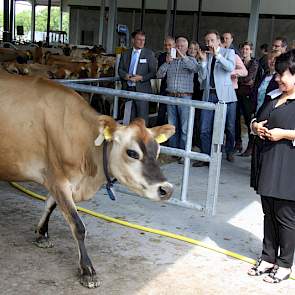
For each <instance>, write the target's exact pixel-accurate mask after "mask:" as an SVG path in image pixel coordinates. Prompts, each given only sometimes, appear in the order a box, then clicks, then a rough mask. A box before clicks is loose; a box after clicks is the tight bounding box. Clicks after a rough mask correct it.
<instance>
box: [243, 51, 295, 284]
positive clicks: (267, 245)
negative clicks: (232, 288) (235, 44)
mask: <svg viewBox="0 0 295 295" xmlns="http://www.w3.org/2000/svg"><path fill="white" fill-rule="evenodd" d="M275 67H276V72H277V76H276V81H277V82H278V85H279V89H280V90H281V91H282V94H281V95H279V96H278V97H277V98H275V99H273V100H271V101H269V102H265V104H264V105H263V106H262V107H261V108H260V110H259V112H258V114H257V118H256V120H254V121H253V122H252V124H251V127H252V130H253V132H254V134H256V135H257V136H258V137H259V138H257V139H258V140H256V148H255V153H253V157H254V158H253V161H252V168H251V185H252V186H253V187H254V189H255V190H256V191H257V193H258V194H260V195H261V204H262V209H263V213H264V237H263V247H262V248H263V249H262V255H261V258H259V259H258V261H257V263H256V265H255V266H254V267H252V268H251V269H250V270H249V271H248V274H249V275H252V276H258V275H262V274H265V273H267V274H268V275H267V276H265V277H264V281H266V282H268V283H279V282H281V281H282V280H285V279H287V278H289V276H290V274H291V267H292V265H293V258H294V249H295V185H294V184H295V50H291V51H289V52H287V53H284V54H282V55H281V56H279V57H278V58H277V60H276V64H275ZM253 163H255V165H253Z"/></svg>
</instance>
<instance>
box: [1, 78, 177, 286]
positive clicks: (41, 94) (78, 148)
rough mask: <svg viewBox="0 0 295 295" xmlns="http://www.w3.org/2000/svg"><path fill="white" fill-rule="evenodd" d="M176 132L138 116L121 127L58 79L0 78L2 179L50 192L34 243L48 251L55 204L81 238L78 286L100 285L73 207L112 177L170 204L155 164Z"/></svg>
mask: <svg viewBox="0 0 295 295" xmlns="http://www.w3.org/2000/svg"><path fill="white" fill-rule="evenodd" d="M173 133H174V127H173V126H171V125H164V126H160V127H154V128H151V129H148V128H146V127H145V125H144V121H143V120H141V119H138V120H135V121H134V122H132V123H131V124H130V125H129V126H121V125H118V124H117V123H116V122H115V121H114V120H113V119H112V118H111V117H108V116H103V115H98V114H97V113H96V112H95V111H94V110H93V109H92V108H91V107H90V106H89V105H88V104H87V103H86V102H85V101H84V100H83V98H81V96H79V95H78V94H77V93H76V92H74V91H73V90H71V89H68V88H66V87H64V86H62V85H59V84H57V83H55V82H53V81H49V80H46V79H44V78H40V77H28V76H11V75H9V74H7V73H0V138H1V140H0V179H1V180H5V181H35V182H37V183H40V184H42V185H44V186H45V187H46V188H47V189H48V191H49V197H48V199H47V202H46V205H45V211H44V213H43V216H42V218H41V220H40V222H39V224H38V227H37V235H38V236H37V243H38V244H39V245H40V246H41V247H42V246H43V247H44V245H45V246H50V244H49V240H48V221H49V218H50V215H51V213H52V211H53V210H54V208H55V207H56V205H57V206H58V207H59V209H60V210H61V212H62V213H63V215H64V217H65V219H66V221H67V222H68V224H69V225H70V228H71V230H72V233H73V236H74V238H75V240H76V241H77V244H78V248H79V257H80V258H79V266H80V271H81V278H80V282H81V284H82V285H84V286H86V287H89V288H94V287H97V286H98V285H99V281H98V279H97V277H96V273H95V270H94V268H93V266H92V263H91V260H90V259H89V257H88V254H87V251H86V248H85V244H84V240H85V236H86V229H85V226H84V224H83V222H82V221H81V219H80V217H79V215H78V213H77V210H76V205H75V203H76V202H80V201H83V200H88V199H90V198H91V197H92V196H93V195H94V194H95V192H96V191H97V190H98V189H99V188H100V187H101V186H102V185H103V184H104V183H106V182H107V181H106V179H107V177H115V178H117V179H118V181H119V182H120V183H122V184H124V185H126V186H127V187H128V188H129V189H130V190H132V191H134V192H136V193H138V194H140V195H143V196H145V197H147V198H149V199H152V200H166V199H169V198H170V196H171V194H172V190H173V189H172V185H171V184H170V183H168V182H167V181H166V178H165V177H164V176H163V175H162V173H161V171H160V168H159V165H158V164H157V162H156V160H157V157H158V154H159V144H158V142H161V141H163V140H166V139H168V138H169V137H170V136H171V135H173ZM156 140H157V141H156ZM103 142H104V143H103ZM102 143H103V144H102ZM103 147H104V148H106V149H105V151H106V155H107V157H106V158H108V161H107V162H106V159H103ZM103 162H104V163H106V168H105V171H104V168H103Z"/></svg>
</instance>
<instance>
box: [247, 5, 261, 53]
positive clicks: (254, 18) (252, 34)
mask: <svg viewBox="0 0 295 295" xmlns="http://www.w3.org/2000/svg"><path fill="white" fill-rule="evenodd" d="M260 2H261V0H251V9H250V19H249V27H248V41H250V42H252V43H253V48H254V49H255V48H256V39H257V32H258V22H259V10H260ZM254 51H255V50H254Z"/></svg>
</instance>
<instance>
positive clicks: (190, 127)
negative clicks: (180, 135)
mask: <svg viewBox="0 0 295 295" xmlns="http://www.w3.org/2000/svg"><path fill="white" fill-rule="evenodd" d="M194 118H195V108H194V107H190V111H189V117H188V130H187V137H186V145H185V151H186V152H191V150H192V138H193V130H194ZM189 169H190V158H189V157H187V156H185V158H184V168H183V178H182V186H181V196H180V200H181V201H182V202H186V201H187V187H188V178H189Z"/></svg>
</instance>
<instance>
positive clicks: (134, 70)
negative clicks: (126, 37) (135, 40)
mask: <svg viewBox="0 0 295 295" xmlns="http://www.w3.org/2000/svg"><path fill="white" fill-rule="evenodd" d="M135 51H137V52H138V55H137V59H136V62H135V66H134V69H133V73H132V74H133V75H136V70H137V65H138V61H139V57H140V53H141V49H135V48H134V47H133V50H132V55H131V59H132V56H133V54H134V53H135Z"/></svg>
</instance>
